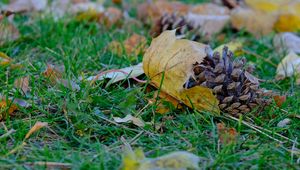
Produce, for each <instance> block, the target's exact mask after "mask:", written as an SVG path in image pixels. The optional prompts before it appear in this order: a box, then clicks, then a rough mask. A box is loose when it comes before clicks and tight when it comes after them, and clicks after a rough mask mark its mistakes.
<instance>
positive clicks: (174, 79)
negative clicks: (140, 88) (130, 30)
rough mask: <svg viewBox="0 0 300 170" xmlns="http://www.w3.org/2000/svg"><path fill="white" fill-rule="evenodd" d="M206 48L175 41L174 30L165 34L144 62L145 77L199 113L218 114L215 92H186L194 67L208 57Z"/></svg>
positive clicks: (189, 42)
mask: <svg viewBox="0 0 300 170" xmlns="http://www.w3.org/2000/svg"><path fill="white" fill-rule="evenodd" d="M206 48H207V46H206V45H204V44H200V43H197V42H194V41H189V40H184V39H176V36H175V30H173V31H165V32H163V33H162V34H161V35H160V36H158V37H157V38H155V39H154V40H153V41H152V43H151V45H150V47H149V48H148V50H147V51H146V53H145V55H144V59H143V69H144V71H145V74H146V75H147V76H148V77H149V78H150V79H151V84H152V85H153V86H155V87H156V88H160V89H161V91H163V92H164V93H167V94H168V95H170V96H172V97H174V98H175V99H177V100H179V101H182V102H183V103H184V104H186V105H187V106H190V107H193V108H195V109H197V110H201V111H203V110H205V111H210V112H212V113H219V108H218V100H217V99H216V97H215V96H214V95H213V93H212V90H211V89H209V88H205V87H202V86H197V87H193V88H190V89H185V88H184V87H183V86H184V84H185V83H186V82H187V81H188V80H189V78H190V76H191V75H192V74H193V64H195V63H196V62H198V63H201V62H202V61H203V59H204V57H205V56H206V52H205V49H206Z"/></svg>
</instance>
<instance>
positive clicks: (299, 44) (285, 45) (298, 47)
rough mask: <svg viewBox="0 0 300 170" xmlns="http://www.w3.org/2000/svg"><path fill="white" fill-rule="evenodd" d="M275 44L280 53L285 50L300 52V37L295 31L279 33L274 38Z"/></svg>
mask: <svg viewBox="0 0 300 170" xmlns="http://www.w3.org/2000/svg"><path fill="white" fill-rule="evenodd" d="M273 44H274V46H275V48H276V50H277V51H278V52H280V53H282V52H284V51H288V52H291V51H293V52H295V53H300V37H299V36H297V35H296V34H294V33H291V32H285V33H281V34H277V35H276V36H275V37H274V39H273Z"/></svg>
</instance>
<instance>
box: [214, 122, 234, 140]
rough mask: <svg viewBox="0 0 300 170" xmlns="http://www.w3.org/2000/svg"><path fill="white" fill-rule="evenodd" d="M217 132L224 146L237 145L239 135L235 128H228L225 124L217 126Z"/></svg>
mask: <svg viewBox="0 0 300 170" xmlns="http://www.w3.org/2000/svg"><path fill="white" fill-rule="evenodd" d="M217 130H218V135H219V140H220V142H221V143H222V144H225V145H227V144H233V143H236V140H237V135H238V133H237V132H236V130H235V128H228V127H226V126H225V124H224V123H218V124H217Z"/></svg>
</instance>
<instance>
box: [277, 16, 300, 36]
mask: <svg viewBox="0 0 300 170" xmlns="http://www.w3.org/2000/svg"><path fill="white" fill-rule="evenodd" d="M274 27H275V30H277V31H279V32H296V31H298V30H300V12H299V13H296V14H295V13H284V14H281V15H279V17H278V20H277V21H276V23H275V25H274Z"/></svg>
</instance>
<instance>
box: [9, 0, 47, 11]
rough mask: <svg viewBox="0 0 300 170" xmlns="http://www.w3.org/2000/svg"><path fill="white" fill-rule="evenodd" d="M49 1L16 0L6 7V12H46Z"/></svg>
mask: <svg viewBox="0 0 300 170" xmlns="http://www.w3.org/2000/svg"><path fill="white" fill-rule="evenodd" d="M47 3H48V0H15V1H11V3H10V4H9V5H7V6H5V7H4V10H9V11H13V12H28V11H30V12H32V11H41V10H45V9H46V7H47Z"/></svg>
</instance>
